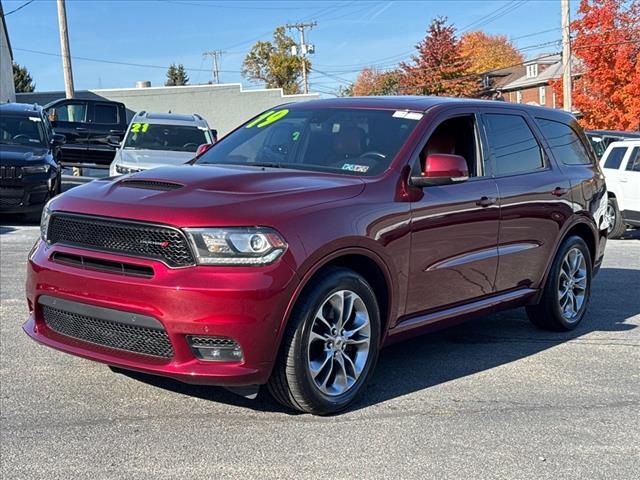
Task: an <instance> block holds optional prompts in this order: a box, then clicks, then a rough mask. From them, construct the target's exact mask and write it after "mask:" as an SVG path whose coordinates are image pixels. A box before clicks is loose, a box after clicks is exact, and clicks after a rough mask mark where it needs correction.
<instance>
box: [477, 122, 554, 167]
mask: <svg viewBox="0 0 640 480" xmlns="http://www.w3.org/2000/svg"><path fill="white" fill-rule="evenodd" d="M484 119H485V122H486V125H487V138H488V141H489V146H490V147H491V149H492V150H493V153H494V160H495V174H496V175H497V176H500V175H512V174H516V173H525V172H533V171H536V170H539V169H541V168H544V161H543V157H542V150H541V149H540V145H539V144H538V141H537V140H536V138H535V137H534V135H533V132H532V131H531V129H530V128H529V125H527V122H526V121H525V119H524V118H523V117H521V116H520V115H504V114H493V113H490V114H486V115H484Z"/></svg>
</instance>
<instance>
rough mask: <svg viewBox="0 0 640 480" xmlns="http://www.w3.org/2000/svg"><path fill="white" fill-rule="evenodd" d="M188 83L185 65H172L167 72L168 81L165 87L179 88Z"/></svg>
mask: <svg viewBox="0 0 640 480" xmlns="http://www.w3.org/2000/svg"><path fill="white" fill-rule="evenodd" d="M187 83H189V77H188V76H187V72H186V70H185V69H184V65H182V64H181V63H180V64H178V65H176V64H174V63H172V64H171V65H170V66H169V69H168V70H167V81H166V82H165V86H167V87H177V86H180V85H186V84H187Z"/></svg>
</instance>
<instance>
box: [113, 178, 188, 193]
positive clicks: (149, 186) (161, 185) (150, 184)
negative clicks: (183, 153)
mask: <svg viewBox="0 0 640 480" xmlns="http://www.w3.org/2000/svg"><path fill="white" fill-rule="evenodd" d="M120 185H121V186H123V187H129V188H143V189H146V190H159V191H164V192H167V191H169V190H177V189H178V188H182V187H184V185H182V184H181V183H173V182H162V181H159V180H137V179H133V178H132V179H130V180H123V181H121V182H120Z"/></svg>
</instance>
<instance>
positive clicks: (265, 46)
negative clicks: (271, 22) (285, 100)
mask: <svg viewBox="0 0 640 480" xmlns="http://www.w3.org/2000/svg"><path fill="white" fill-rule="evenodd" d="M295 45H296V42H295V40H294V39H293V38H291V37H289V36H287V35H286V33H285V29H284V27H278V28H276V30H275V31H274V32H273V41H271V42H264V41H259V42H256V43H255V45H253V47H251V50H250V51H249V53H248V54H247V56H246V57H245V58H244V62H243V63H242V75H243V76H244V77H245V78H248V79H250V80H254V81H262V82H264V83H265V84H266V87H267V88H282V90H283V91H284V93H285V94H287V95H290V94H293V93H300V91H301V88H300V80H301V78H302V62H303V61H304V62H306V63H307V71H310V67H311V62H309V60H308V59H306V58H302V57H298V56H295V55H293V54H292V52H291V47H293V46H295Z"/></svg>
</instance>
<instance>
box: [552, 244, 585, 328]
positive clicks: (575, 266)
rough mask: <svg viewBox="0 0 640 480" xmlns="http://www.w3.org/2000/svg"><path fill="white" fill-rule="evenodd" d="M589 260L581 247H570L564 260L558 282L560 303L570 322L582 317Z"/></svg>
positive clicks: (564, 315)
mask: <svg viewBox="0 0 640 480" xmlns="http://www.w3.org/2000/svg"><path fill="white" fill-rule="evenodd" d="M587 288H588V283H587V261H586V259H585V257H584V254H583V253H582V252H581V251H580V249H579V248H575V247H574V248H572V249H570V250H569V251H568V252H567V254H566V255H565V257H564V259H563V260H562V265H561V266H560V274H559V282H558V304H559V306H560V311H561V312H562V316H563V317H564V318H565V320H567V321H568V322H574V321H577V320H578V319H579V318H580V315H579V314H580V310H581V309H582V306H583V305H584V302H585V299H586V294H587Z"/></svg>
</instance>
